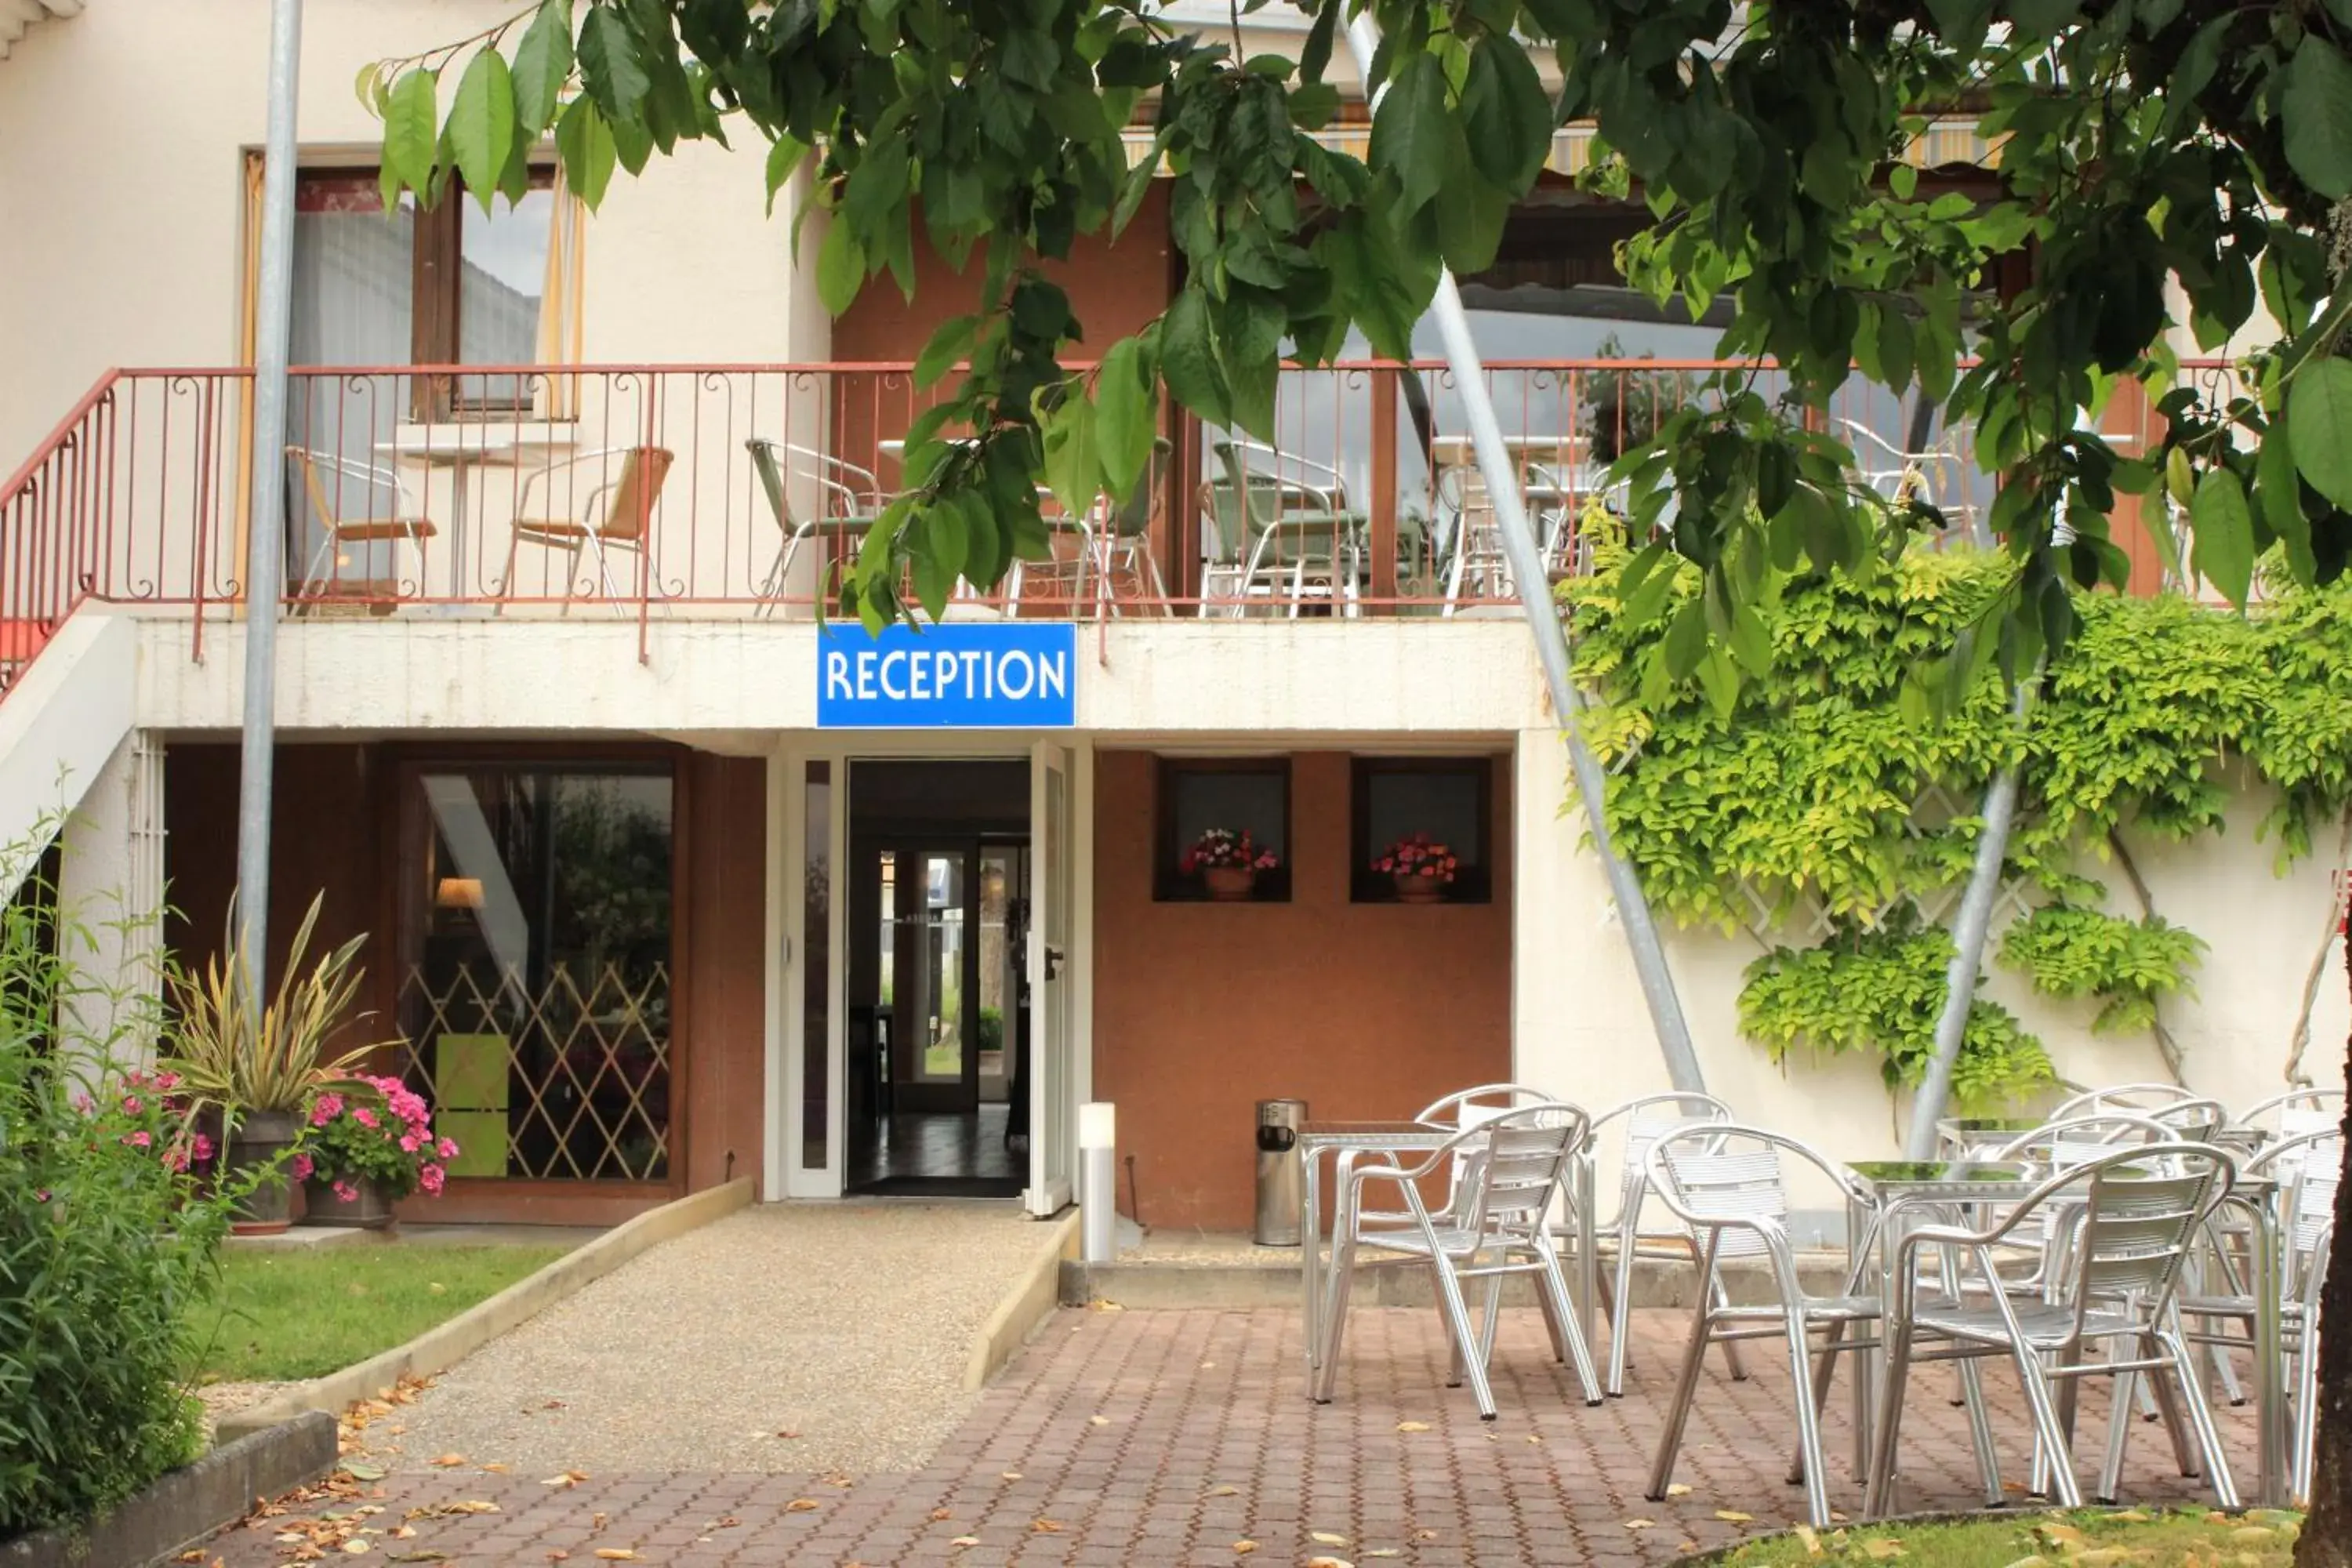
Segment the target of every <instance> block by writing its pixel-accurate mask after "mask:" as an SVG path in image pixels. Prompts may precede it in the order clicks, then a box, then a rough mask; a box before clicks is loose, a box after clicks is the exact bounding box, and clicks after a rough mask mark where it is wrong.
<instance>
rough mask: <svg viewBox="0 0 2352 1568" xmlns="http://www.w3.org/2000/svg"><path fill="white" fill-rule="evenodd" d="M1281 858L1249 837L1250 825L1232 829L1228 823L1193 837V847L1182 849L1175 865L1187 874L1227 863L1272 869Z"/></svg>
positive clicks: (1223, 866)
mask: <svg viewBox="0 0 2352 1568" xmlns="http://www.w3.org/2000/svg"><path fill="white" fill-rule="evenodd" d="M1281 863H1282V862H1281V859H1280V858H1278V857H1277V856H1276V854H1275V852H1274V851H1273V850H1271V849H1268V848H1267V847H1265V846H1264V845H1262V844H1259V843H1257V842H1256V841H1255V840H1254V839H1252V838H1251V837H1250V835H1249V829H1247V828H1244V829H1242V831H1241V832H1239V833H1235V832H1234V830H1233V829H1232V828H1230V827H1212V828H1210V829H1209V830H1208V831H1207V832H1206V833H1203V834H1202V835H1201V837H1198V838H1195V839H1194V840H1192V847H1191V848H1190V849H1187V850H1185V851H1184V854H1183V858H1181V859H1180V860H1178V861H1177V862H1176V868H1177V869H1178V870H1180V871H1181V872H1183V873H1184V875H1186V876H1187V877H1190V876H1192V874H1193V873H1195V872H1198V871H1214V870H1220V869H1223V868H1227V867H1232V868H1236V869H1240V870H1245V871H1271V870H1273V869H1274V868H1276V866H1278V865H1280V864H1281Z"/></svg>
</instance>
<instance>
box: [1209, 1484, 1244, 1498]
mask: <svg viewBox="0 0 2352 1568" xmlns="http://www.w3.org/2000/svg"><path fill="white" fill-rule="evenodd" d="M1241 1490H1242V1489H1241V1488H1239V1487H1236V1486H1219V1487H1211V1488H1210V1489H1208V1490H1207V1491H1204V1492H1202V1494H1201V1495H1202V1497H1239V1496H1240V1495H1241Z"/></svg>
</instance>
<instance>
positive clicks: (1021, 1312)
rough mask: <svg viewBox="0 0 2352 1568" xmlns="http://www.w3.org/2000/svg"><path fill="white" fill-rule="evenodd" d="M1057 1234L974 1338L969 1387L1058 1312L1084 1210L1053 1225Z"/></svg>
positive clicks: (977, 1385) (984, 1379) (984, 1381)
mask: <svg viewBox="0 0 2352 1568" xmlns="http://www.w3.org/2000/svg"><path fill="white" fill-rule="evenodd" d="M1048 1228H1049V1229H1050V1230H1051V1232H1052V1234H1051V1235H1049V1236H1047V1237H1045V1244H1044V1245H1043V1246H1041V1247H1038V1248H1037V1255H1036V1256H1035V1257H1034V1258H1032V1259H1031V1260H1030V1261H1029V1263H1028V1265H1027V1266H1026V1267H1025V1268H1023V1269H1022V1271H1021V1278H1020V1279H1018V1280H1016V1281H1014V1283H1013V1289H1010V1290H1008V1291H1006V1292H1005V1294H1004V1299H1003V1300H1001V1301H999V1302H997V1303H996V1310H994V1311H992V1312H991V1313H989V1314H988V1321H986V1322H984V1323H982V1324H981V1325H980V1331H978V1332H977V1333H975V1334H973V1335H972V1337H971V1357H970V1358H969V1359H968V1360H966V1361H965V1363H964V1365H963V1385H964V1387H965V1389H966V1390H968V1391H971V1392H977V1391H978V1390H980V1389H983V1388H986V1387H987V1386H988V1380H989V1379H990V1378H992V1377H994V1376H995V1375H996V1374H997V1373H1000V1372H1002V1371H1003V1370H1004V1363H1006V1362H1009V1361H1011V1360H1012V1359H1013V1352H1015V1351H1018V1350H1019V1349H1020V1348H1021V1347H1022V1346H1023V1345H1024V1344H1026V1343H1027V1342H1028V1341H1029V1336H1030V1335H1031V1334H1032V1333H1034V1332H1035V1331H1036V1329H1037V1325H1038V1324H1040V1323H1042V1322H1044V1321H1045V1320H1046V1319H1047V1318H1049V1317H1051V1316H1053V1314H1054V1309H1055V1307H1056V1306H1058V1305H1060V1302H1061V1295H1062V1262H1063V1260H1064V1259H1065V1258H1076V1256H1077V1255H1078V1213H1077V1211H1076V1209H1072V1210H1071V1211H1070V1212H1069V1213H1067V1214H1066V1215H1063V1216H1062V1217H1061V1218H1059V1219H1057V1220H1055V1221H1054V1222H1053V1224H1052V1225H1051V1226H1049V1227H1048Z"/></svg>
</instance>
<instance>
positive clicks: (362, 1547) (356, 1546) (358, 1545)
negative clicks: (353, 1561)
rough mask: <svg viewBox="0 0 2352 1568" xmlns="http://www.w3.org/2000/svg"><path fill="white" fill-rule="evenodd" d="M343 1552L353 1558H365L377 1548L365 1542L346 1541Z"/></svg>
mask: <svg viewBox="0 0 2352 1568" xmlns="http://www.w3.org/2000/svg"><path fill="white" fill-rule="evenodd" d="M343 1550H344V1551H345V1552H349V1553H351V1554H352V1556H353V1557H364V1556H366V1555H367V1554H368V1553H369V1552H373V1551H374V1550H375V1548H374V1547H373V1546H370V1545H369V1544H368V1543H367V1542H364V1541H346V1542H343Z"/></svg>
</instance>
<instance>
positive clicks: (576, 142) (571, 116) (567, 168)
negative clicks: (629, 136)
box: [555, 98, 620, 212]
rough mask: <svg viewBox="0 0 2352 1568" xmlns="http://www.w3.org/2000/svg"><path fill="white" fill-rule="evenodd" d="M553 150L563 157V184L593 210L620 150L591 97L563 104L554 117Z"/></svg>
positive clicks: (610, 178)
mask: <svg viewBox="0 0 2352 1568" xmlns="http://www.w3.org/2000/svg"><path fill="white" fill-rule="evenodd" d="M555 151H556V155H557V156H559V157H561V158H562V160H563V179H564V183H565V184H569V185H570V186H571V187H572V194H573V195H577V196H578V197H579V198H580V200H581V201H582V202H583V204H585V205H586V206H587V208H588V210H589V211H591V212H593V211H595V210H596V205H597V204H598V203H599V202H602V201H603V200H604V192H605V190H606V188H607V187H609V186H610V185H611V184H612V183H613V167H614V164H615V163H618V162H619V161H620V150H619V149H618V148H617V147H615V146H614V142H613V131H612V127H610V126H609V125H607V124H605V123H604V111H603V110H599V109H598V108H597V107H596V100H594V99H592V98H575V99H573V100H572V101H571V102H569V103H567V104H565V105H564V106H563V112H562V114H559V115H558V116H556V120H555Z"/></svg>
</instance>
